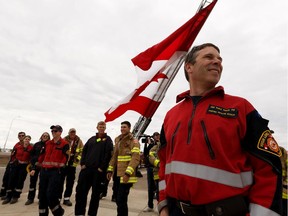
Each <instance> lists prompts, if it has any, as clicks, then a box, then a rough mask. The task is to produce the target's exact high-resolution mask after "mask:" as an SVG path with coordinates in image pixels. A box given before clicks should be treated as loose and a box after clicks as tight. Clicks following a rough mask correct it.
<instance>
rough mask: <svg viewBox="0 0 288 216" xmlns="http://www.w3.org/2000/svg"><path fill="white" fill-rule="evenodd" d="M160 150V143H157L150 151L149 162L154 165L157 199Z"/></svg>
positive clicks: (157, 196)
mask: <svg viewBox="0 0 288 216" xmlns="http://www.w3.org/2000/svg"><path fill="white" fill-rule="evenodd" d="M159 148H160V142H159V141H158V142H156V145H154V146H153V147H152V148H151V149H150V151H149V162H150V164H152V165H153V179H154V181H155V188H156V199H157V200H158V198H159V174H158V172H159V166H160V160H159V158H158V150H159Z"/></svg>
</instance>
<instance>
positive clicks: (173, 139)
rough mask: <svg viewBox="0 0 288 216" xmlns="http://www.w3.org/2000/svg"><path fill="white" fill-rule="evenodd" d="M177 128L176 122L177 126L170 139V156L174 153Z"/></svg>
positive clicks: (178, 125)
mask: <svg viewBox="0 0 288 216" xmlns="http://www.w3.org/2000/svg"><path fill="white" fill-rule="evenodd" d="M179 127H180V122H178V124H177V126H176V128H175V130H174V132H173V134H172V138H171V155H172V154H173V152H174V145H175V136H176V134H177V132H178V129H179Z"/></svg>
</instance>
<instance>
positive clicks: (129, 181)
mask: <svg viewBox="0 0 288 216" xmlns="http://www.w3.org/2000/svg"><path fill="white" fill-rule="evenodd" d="M136 182H137V177H132V176H131V177H129V180H128V182H127V183H136ZM120 183H123V177H120Z"/></svg>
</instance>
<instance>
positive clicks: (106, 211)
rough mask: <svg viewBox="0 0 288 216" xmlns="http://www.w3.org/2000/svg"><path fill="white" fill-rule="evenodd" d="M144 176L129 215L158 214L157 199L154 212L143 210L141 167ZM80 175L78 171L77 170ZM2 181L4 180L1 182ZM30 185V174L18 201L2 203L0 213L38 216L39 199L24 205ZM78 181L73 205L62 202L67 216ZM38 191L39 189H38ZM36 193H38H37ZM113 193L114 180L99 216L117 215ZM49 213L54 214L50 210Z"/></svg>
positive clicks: (144, 187)
mask: <svg viewBox="0 0 288 216" xmlns="http://www.w3.org/2000/svg"><path fill="white" fill-rule="evenodd" d="M4 170H5V167H0V178H1V181H2V176H3V173H4ZM140 171H141V173H142V175H143V177H142V178H138V182H137V183H136V184H134V186H133V187H132V188H131V190H130V194H129V197H128V208H129V216H156V215H158V213H157V212H156V206H157V201H156V200H154V209H155V210H154V212H143V210H144V208H145V207H146V206H147V199H148V192H147V176H146V169H145V168H141V169H140ZM77 177H78V172H77ZM1 183H2V182H1ZM28 185H29V176H27V178H26V181H25V186H24V188H23V193H22V194H21V197H20V198H19V200H18V202H17V203H15V204H6V205H2V203H0V215H1V216H36V215H38V200H37V199H35V202H34V203H33V204H31V205H28V206H26V205H24V204H25V202H26V200H27V194H28ZM76 185H77V182H75V184H74V190H73V191H74V193H73V195H72V197H71V202H72V203H73V206H71V207H68V206H65V205H63V204H62V202H61V205H62V207H63V208H64V209H65V214H64V215H65V216H72V215H74V206H75V187H76ZM37 193H38V191H37ZM37 193H36V195H37ZM111 195H112V181H111V182H110V183H109V186H108V194H107V197H104V198H103V199H102V200H100V204H99V209H98V216H113V215H117V206H116V203H115V202H112V201H111ZM89 198H90V194H89V195H88V200H87V201H88V202H87V207H86V211H88V205H89V201H90V199H89ZM49 215H52V213H51V212H50V213H49Z"/></svg>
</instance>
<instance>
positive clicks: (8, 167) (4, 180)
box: [0, 163, 10, 197]
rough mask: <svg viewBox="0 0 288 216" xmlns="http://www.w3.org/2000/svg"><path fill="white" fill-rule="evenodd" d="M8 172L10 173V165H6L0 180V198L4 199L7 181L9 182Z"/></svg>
mask: <svg viewBox="0 0 288 216" xmlns="http://www.w3.org/2000/svg"><path fill="white" fill-rule="evenodd" d="M9 172H10V164H9V163H8V164H7V166H6V169H5V172H4V175H3V178H2V186H1V192H0V196H1V197H2V196H3V197H4V196H6V190H7V187H8V181H9Z"/></svg>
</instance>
